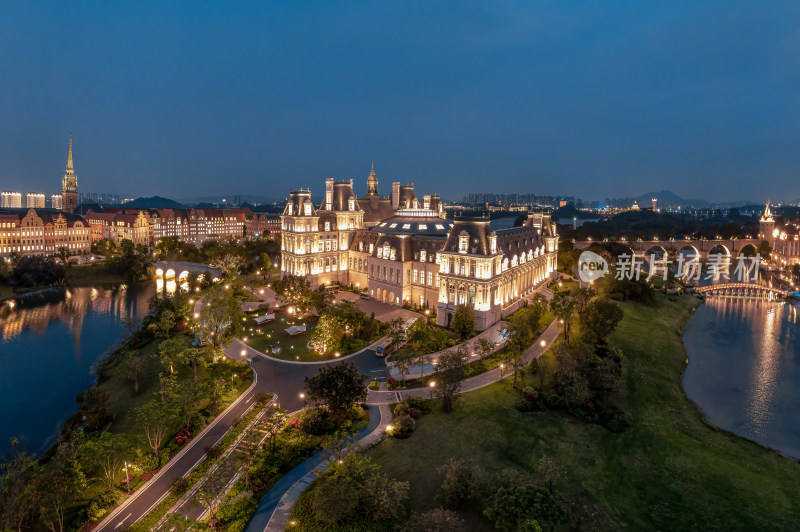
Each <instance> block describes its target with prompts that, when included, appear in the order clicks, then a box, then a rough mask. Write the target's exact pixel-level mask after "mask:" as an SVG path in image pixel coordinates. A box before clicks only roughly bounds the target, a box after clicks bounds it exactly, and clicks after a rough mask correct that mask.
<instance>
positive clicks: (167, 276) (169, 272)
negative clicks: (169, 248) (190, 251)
mask: <svg viewBox="0 0 800 532" xmlns="http://www.w3.org/2000/svg"><path fill="white" fill-rule="evenodd" d="M174 278H175V270H173V269H172V268H169V269H168V270H167V271H166V272H164V279H174Z"/></svg>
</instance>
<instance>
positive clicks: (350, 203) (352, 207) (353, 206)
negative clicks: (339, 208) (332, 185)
mask: <svg viewBox="0 0 800 532" xmlns="http://www.w3.org/2000/svg"><path fill="white" fill-rule="evenodd" d="M347 208H348V209H349V210H351V211H354V210H356V200H354V199H353V198H350V199H349V200H347Z"/></svg>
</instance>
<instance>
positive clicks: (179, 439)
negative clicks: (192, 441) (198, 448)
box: [175, 428, 192, 445]
mask: <svg viewBox="0 0 800 532" xmlns="http://www.w3.org/2000/svg"><path fill="white" fill-rule="evenodd" d="M191 436H192V433H191V432H189V429H187V428H182V429H181V430H179V431H178V434H176V435H175V443H177V444H178V445H183V444H185V443H186V442H187V441H189V438H190V437H191Z"/></svg>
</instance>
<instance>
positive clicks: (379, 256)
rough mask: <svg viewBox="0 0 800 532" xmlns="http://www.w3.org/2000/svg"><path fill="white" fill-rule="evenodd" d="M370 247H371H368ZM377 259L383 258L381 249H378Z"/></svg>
mask: <svg viewBox="0 0 800 532" xmlns="http://www.w3.org/2000/svg"><path fill="white" fill-rule="evenodd" d="M370 247H372V246H370ZM378 258H379V259H382V258H383V248H378Z"/></svg>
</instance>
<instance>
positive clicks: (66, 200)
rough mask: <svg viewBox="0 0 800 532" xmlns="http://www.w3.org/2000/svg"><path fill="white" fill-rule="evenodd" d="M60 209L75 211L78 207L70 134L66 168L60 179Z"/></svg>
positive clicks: (76, 180) (76, 178) (76, 177)
mask: <svg viewBox="0 0 800 532" xmlns="http://www.w3.org/2000/svg"><path fill="white" fill-rule="evenodd" d="M61 196H62V205H61V210H62V211H65V212H75V209H77V208H78V176H76V175H75V169H74V168H73V167H72V136H70V137H69V151H68V152H67V170H66V171H65V172H64V178H63V179H62V180H61Z"/></svg>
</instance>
